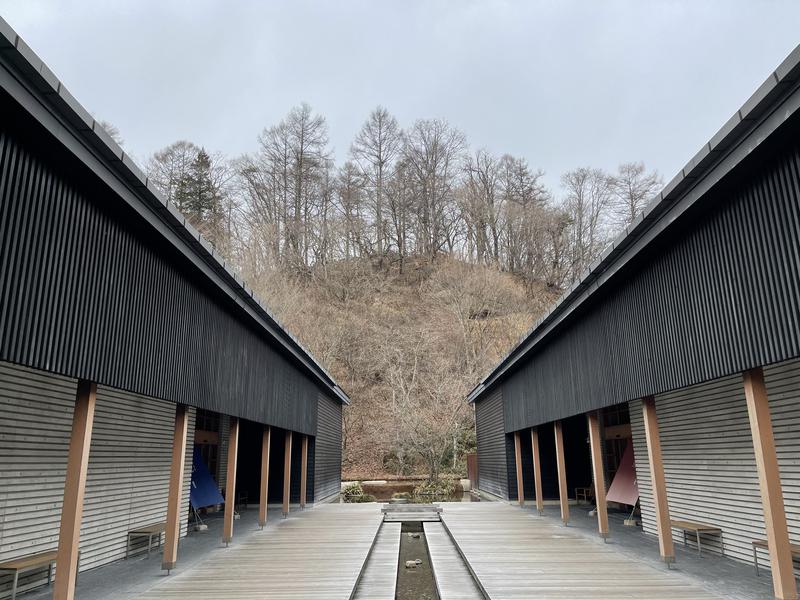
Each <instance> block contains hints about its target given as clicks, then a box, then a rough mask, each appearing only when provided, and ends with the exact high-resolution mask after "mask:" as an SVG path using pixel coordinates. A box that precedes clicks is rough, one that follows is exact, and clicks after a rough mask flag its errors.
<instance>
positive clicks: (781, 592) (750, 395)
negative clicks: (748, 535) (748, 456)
mask: <svg viewBox="0 0 800 600" xmlns="http://www.w3.org/2000/svg"><path fill="white" fill-rule="evenodd" d="M742 375H743V378H744V395H745V398H746V400H747V414H748V415H749V416H750V430H751V431H752V434H753V449H754V450H755V455H756V468H757V469H758V484H759V487H760V488H761V503H762V505H763V506H764V528H765V529H766V530H767V547H768V549H769V562H770V569H771V571H772V587H773V591H774V593H775V597H776V598H781V600H795V599H796V598H797V582H796V580H795V578H794V572H793V570H792V553H791V547H790V545H789V530H788V528H787V526H786V509H785V508H784V505H783V490H782V489H781V476H780V471H779V469H778V455H777V454H776V452H775V437H774V435H773V433H772V417H771V415H770V412H769V398H768V396H767V388H766V385H765V384H764V371H763V369H761V368H760V367H759V368H756V369H750V370H749V371H745V372H744V373H743V374H742Z"/></svg>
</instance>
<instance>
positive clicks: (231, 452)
mask: <svg viewBox="0 0 800 600" xmlns="http://www.w3.org/2000/svg"><path fill="white" fill-rule="evenodd" d="M238 454H239V419H238V418H236V417H231V429H230V437H229V438H228V474H227V476H226V478H225V517H224V520H223V528H222V541H223V542H225V545H226V546H227V545H228V544H230V543H231V542H232V541H233V517H234V508H235V506H236V459H237V455H238Z"/></svg>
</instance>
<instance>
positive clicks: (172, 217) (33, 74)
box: [0, 17, 350, 404]
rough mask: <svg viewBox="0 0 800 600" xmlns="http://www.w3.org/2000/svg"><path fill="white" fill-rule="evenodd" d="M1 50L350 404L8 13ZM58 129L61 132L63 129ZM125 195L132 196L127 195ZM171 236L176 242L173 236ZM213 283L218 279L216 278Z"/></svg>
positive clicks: (266, 325)
mask: <svg viewBox="0 0 800 600" xmlns="http://www.w3.org/2000/svg"><path fill="white" fill-rule="evenodd" d="M0 52H2V53H3V55H4V56H5V57H6V58H7V59H8V60H9V62H10V63H11V64H12V65H13V66H14V67H15V68H16V69H17V74H18V75H19V77H20V78H21V81H22V82H23V84H27V85H30V86H31V87H32V88H33V89H35V90H36V91H38V92H39V93H40V94H42V95H43V98H44V99H45V101H46V103H47V106H48V108H49V109H51V110H52V111H54V112H55V113H56V114H58V115H59V116H60V117H61V118H63V119H64V120H66V121H67V122H68V123H70V124H72V125H73V126H74V127H75V128H76V129H77V130H78V131H79V132H80V134H81V135H82V136H83V138H84V141H85V142H87V143H88V144H89V145H90V146H91V147H93V148H94V149H95V150H96V151H97V153H98V154H99V155H100V156H101V157H102V159H103V160H105V161H106V162H107V163H108V164H109V165H110V166H111V167H112V168H113V170H114V172H115V173H116V175H117V176H118V177H119V178H120V180H121V181H124V182H125V183H127V184H128V186H129V187H130V188H132V189H133V191H134V192H135V195H136V198H137V199H138V200H139V201H140V202H142V203H144V204H145V205H147V206H148V207H150V208H151V209H152V211H153V213H154V214H156V215H157V216H158V217H159V218H160V219H161V220H162V221H163V223H164V224H166V225H167V226H168V227H169V228H170V229H172V230H173V231H174V232H175V233H177V234H178V236H179V237H180V238H181V239H182V240H183V241H184V242H186V243H187V244H188V246H189V247H190V248H191V251H192V252H193V253H194V255H195V256H196V257H197V258H198V259H200V260H202V261H203V262H205V263H206V264H207V265H208V266H210V267H211V268H212V269H213V270H214V271H215V272H216V273H218V274H219V275H220V276H221V278H222V280H223V281H224V286H225V288H226V289H223V291H225V292H226V293H228V294H229V295H231V296H232V297H234V298H235V299H236V301H237V303H238V304H239V305H240V306H246V307H247V309H248V310H247V312H248V313H249V314H250V316H251V317H252V318H253V320H254V321H255V322H256V323H258V324H259V325H260V326H261V328H262V329H263V330H264V331H265V332H266V333H267V334H268V335H269V336H270V337H271V338H272V339H273V340H275V342H276V343H277V344H278V345H279V346H281V347H282V348H283V350H284V351H285V352H286V353H287V354H288V355H290V356H292V357H294V359H295V360H296V361H297V362H299V363H300V364H301V365H302V366H303V367H304V368H305V369H306V370H307V371H308V372H309V373H310V374H311V375H312V376H313V378H314V379H316V380H317V382H318V383H320V384H321V385H322V386H323V388H325V389H327V390H329V391H330V392H331V393H333V395H334V396H335V397H336V398H338V399H339V400H340V401H341V402H343V403H345V404H349V403H350V399H349V397H348V396H347V394H346V393H345V392H344V390H342V389H341V388H340V387H339V385H338V384H337V383H336V381H335V380H334V379H333V377H332V376H331V375H330V374H329V373H328V371H327V370H326V369H325V368H324V367H323V366H322V365H321V364H320V363H319V362H318V361H317V360H316V359H315V358H314V357H313V356H312V355H311V353H310V352H309V351H308V350H306V349H305V348H304V347H303V345H302V344H301V343H300V342H299V341H298V340H297V339H296V338H295V337H294V336H293V335H292V334H291V333H290V332H289V331H288V330H287V329H286V328H285V327H283V326H282V325H281V324H280V322H279V321H278V319H277V318H276V317H275V316H274V315H273V314H272V312H271V311H270V310H269V308H268V307H267V305H266V304H265V303H264V302H263V301H261V300H260V299H259V298H258V297H257V296H255V295H254V294H253V290H252V288H251V287H249V286H248V285H247V283H246V282H245V281H244V280H243V279H242V278H241V277H240V276H239V275H238V273H236V272H235V271H234V270H233V269H232V268H231V265H230V264H228V263H226V261H225V260H224V259H223V258H222V256H220V254H219V253H218V252H217V251H216V250H215V249H214V247H213V245H212V244H211V243H210V242H209V241H208V240H206V239H205V238H203V236H202V235H201V234H200V233H199V232H198V231H197V230H196V229H195V228H194V227H192V225H191V224H190V223H189V222H188V221H187V220H186V219H185V217H184V216H183V215H182V214H181V213H180V211H178V209H177V208H176V207H175V206H174V205H173V204H172V203H170V202H168V201H167V199H166V198H165V197H164V195H163V194H162V193H161V192H160V191H159V190H158V189H157V188H156V186H155V185H154V184H153V182H152V181H150V180H149V179H148V178H147V176H146V175H145V174H144V172H143V171H142V170H141V169H140V168H139V167H138V166H137V165H136V163H135V161H134V160H133V159H132V158H131V156H130V155H128V154H127V153H125V151H124V150H123V149H122V148H121V147H120V146H119V145H118V144H117V143H116V142H115V141H114V140H113V139H112V138H111V136H110V135H108V133H107V132H106V131H105V129H104V128H103V127H102V125H101V124H100V123H99V122H98V121H96V120H95V119H94V117H92V115H91V114H90V113H89V111H87V110H86V109H85V108H84V107H83V106H82V105H81V104H80V103H79V102H78V101H77V100H76V99H75V97H74V96H73V95H72V94H70V92H69V91H68V90H67V88H66V87H65V86H64V84H63V83H62V82H61V81H59V79H58V78H57V77H56V76H55V75H54V74H53V72H52V71H51V70H50V69H49V68H48V67H47V65H45V64H44V62H43V61H42V60H41V59H40V58H39V57H38V56H37V55H36V53H35V52H34V51H33V50H32V49H31V48H30V46H28V45H27V44H26V43H25V41H24V40H23V39H22V38H21V37H20V36H19V35H18V34H17V33H16V32H15V31H14V29H13V28H12V27H11V26H10V25H9V24H8V23H7V22H6V21H5V20H3V19H2V17H0ZM53 133H55V134H56V135H57V132H53ZM123 200H125V201H128V199H127V198H123ZM170 242H171V243H172V240H170ZM211 283H212V284H213V285H218V284H217V283H216V282H214V281H212V282H211ZM218 287H219V286H218Z"/></svg>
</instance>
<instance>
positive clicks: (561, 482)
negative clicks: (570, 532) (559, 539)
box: [553, 421, 569, 525]
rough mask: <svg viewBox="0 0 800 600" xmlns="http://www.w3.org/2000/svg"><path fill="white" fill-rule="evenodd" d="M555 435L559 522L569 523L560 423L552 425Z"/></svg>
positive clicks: (562, 436) (565, 471) (565, 470)
mask: <svg viewBox="0 0 800 600" xmlns="http://www.w3.org/2000/svg"><path fill="white" fill-rule="evenodd" d="M553 426H554V430H555V434H556V466H557V467H558V498H559V500H560V501H561V520H562V521H564V525H567V524H568V523H569V495H568V492H567V465H566V463H565V461H564V434H563V432H562V431H561V421H555V422H554V423H553Z"/></svg>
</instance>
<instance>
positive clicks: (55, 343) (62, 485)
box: [0, 19, 348, 598]
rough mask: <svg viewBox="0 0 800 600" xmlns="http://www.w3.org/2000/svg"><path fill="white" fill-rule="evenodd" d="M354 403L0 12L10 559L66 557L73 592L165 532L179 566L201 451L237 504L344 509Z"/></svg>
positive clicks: (0, 490) (2, 428) (58, 589)
mask: <svg viewBox="0 0 800 600" xmlns="http://www.w3.org/2000/svg"><path fill="white" fill-rule="evenodd" d="M347 402H348V398H347V396H346V394H345V393H344V392H343V391H342V390H341V389H340V388H339V387H338V386H337V384H336V383H335V382H334V380H333V379H332V378H331V376H330V375H329V374H328V373H327V372H326V371H325V370H324V369H323V368H322V367H321V366H320V365H319V364H318V363H317V362H316V361H315V360H314V359H313V357H312V356H310V355H309V353H308V352H307V351H306V350H305V349H304V348H303V347H302V346H301V345H300V344H299V343H298V342H297V341H296V340H295V339H294V338H293V337H292V336H291V335H290V334H289V333H288V332H287V331H286V330H285V329H284V328H283V327H281V325H280V324H279V323H278V322H276V320H275V318H274V317H273V316H272V315H271V314H270V312H269V311H268V309H267V308H266V307H265V305H264V304H262V303H261V302H260V301H259V299H258V298H256V297H255V296H254V295H253V292H252V290H251V289H250V287H248V285H247V284H246V283H245V282H244V281H242V279H241V278H240V277H239V276H238V275H237V274H236V273H235V272H234V271H233V270H232V269H231V268H230V265H228V264H226V263H225V261H224V260H223V259H222V258H221V257H220V256H219V254H218V253H217V252H215V250H214V248H213V247H212V246H211V245H210V244H209V243H208V242H207V241H206V240H204V239H203V237H202V236H201V235H199V234H198V232H197V231H195V230H194V229H193V228H192V226H191V225H190V224H189V223H188V222H187V221H186V220H185V219H184V217H183V216H182V215H181V214H180V213H179V212H178V211H177V210H176V208H175V207H174V206H172V205H171V204H169V203H168V202H166V201H165V199H164V198H163V196H162V195H161V194H160V193H159V192H158V190H156V189H155V188H154V186H153V185H152V183H151V182H149V181H148V179H147V177H146V176H145V175H144V173H143V172H142V171H141V170H140V169H139V168H138V167H137V166H136V165H135V164H134V162H133V161H132V160H131V158H130V156H128V155H127V154H126V153H125V152H124V151H123V150H122V149H121V148H120V147H119V146H118V145H117V144H116V143H115V142H114V141H113V140H112V139H111V138H110V137H109V135H108V134H107V133H106V132H105V130H104V129H103V127H102V126H101V125H100V124H99V123H98V122H97V121H95V119H94V118H93V117H92V116H91V115H90V114H89V113H88V112H87V111H86V110H85V109H84V108H83V107H82V106H81V105H80V104H79V103H78V102H77V101H76V100H75V98H74V97H73V96H72V95H71V94H70V93H69V91H67V89H66V88H65V86H64V85H63V84H62V83H61V82H60V81H59V80H58V79H57V78H56V77H55V76H54V75H53V73H52V72H51V71H50V70H49V69H48V68H47V66H46V65H45V64H43V63H42V61H41V60H40V59H39V58H38V57H37V56H36V54H35V53H34V52H33V51H32V50H31V49H30V48H29V47H28V46H27V45H26V44H25V42H24V41H23V40H22V39H21V38H20V37H19V36H17V35H16V33H15V32H14V31H13V30H12V29H11V28H10V27H9V26H8V25H7V24H6V23H5V22H4V21H2V20H1V19H0V563H4V562H7V561H11V560H14V559H18V558H20V557H25V556H30V555H33V554H39V553H44V552H49V551H56V550H57V552H58V560H57V564H56V573H55V578H56V581H55V597H57V598H71V597H72V594H73V593H74V592H73V591H72V590H73V589H74V578H75V573H76V571H77V556H78V552H79V551H80V554H81V562H80V567H81V568H90V567H93V566H97V565H100V564H103V563H106V562H109V561H111V560H115V559H117V558H122V557H123V556H124V555H125V551H126V542H127V532H128V531H130V530H131V529H133V528H135V527H139V526H143V525H147V524H149V523H153V522H160V521H164V522H166V543H167V549H166V551H165V556H164V565H165V568H168V567H170V565H172V564H174V561H175V547H176V545H177V538H178V537H179V535H181V534H183V533H185V531H186V522H187V511H188V493H189V478H190V475H191V464H192V447H193V442H195V443H196V444H197V446H198V447H200V448H201V449H202V452H203V456H204V459H205V460H206V461H207V462H208V466H209V468H210V469H211V471H212V474H213V475H214V477H215V478H216V479H217V482H218V483H219V486H220V488H221V489H222V490H223V492H225V494H226V496H227V497H231V494H235V488H236V485H237V482H236V480H237V476H236V474H237V467H238V473H239V475H240V477H238V479H240V481H239V482H238V485H239V489H240V491H241V489H242V488H245V489H246V488H249V492H250V493H249V498H250V502H251V503H252V502H255V503H256V504H258V502H259V500H261V502H262V507H265V505H266V502H267V501H268V497H269V498H272V499H273V500H277V501H279V502H283V506H284V510H285V511H288V510H289V506H290V502H292V503H299V504H300V505H305V504H306V503H307V502H308V503H311V502H320V501H323V500H325V499H326V498H330V497H331V496H334V495H335V494H338V492H339V489H340V479H341V471H340V465H341V425H342V407H343V405H344V404H347ZM195 423H198V424H199V427H198V428H197V431H195V429H196V428H195ZM240 441H241V443H240ZM245 448H247V450H248V452H247V453H243V450H244V449H245ZM262 450H264V451H265V452H264V455H263V456H262ZM267 450H268V451H269V452H266V451H267ZM270 455H271V460H269V458H268V457H269V456H270ZM237 458H238V463H237V460H236V459H237ZM263 462H266V466H267V467H269V463H270V462H271V463H272V467H273V468H271V469H267V470H266V471H262V470H261V466H262V463H263ZM243 472H244V474H245V475H246V476H245V477H241V475H242V473H243ZM265 473H266V474H267V477H266V478H264V477H263V475H264V474H265ZM232 505H233V502H230V503H227V504H226V527H225V537H226V539H229V538H230V537H231V536H232V531H233V511H232ZM229 508H230V510H229ZM228 512H230V514H227V513H228ZM78 534H80V535H78ZM41 578H42V570H39V571H38V572H32V573H29V574H23V576H22V577H21V578H20V579H19V581H18V586H19V589H20V590H21V589H25V588H26V587H30V586H32V585H34V584H36V583H37V582H38V581H40V580H41ZM11 586H12V578H11V577H10V576H5V575H4V576H2V577H0V598H2V597H7V595H8V594H9V592H10V588H11Z"/></svg>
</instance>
